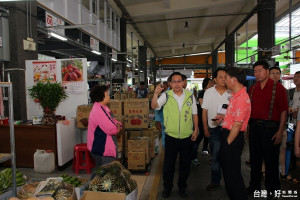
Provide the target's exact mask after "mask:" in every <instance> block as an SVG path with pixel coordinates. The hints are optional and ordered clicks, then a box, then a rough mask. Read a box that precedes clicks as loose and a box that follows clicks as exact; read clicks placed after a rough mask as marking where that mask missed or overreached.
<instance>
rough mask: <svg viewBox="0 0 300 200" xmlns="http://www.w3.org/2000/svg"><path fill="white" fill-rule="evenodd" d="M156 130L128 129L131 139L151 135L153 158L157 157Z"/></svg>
mask: <svg viewBox="0 0 300 200" xmlns="http://www.w3.org/2000/svg"><path fill="white" fill-rule="evenodd" d="M155 132H156V131H155V130H154V129H143V130H142V131H128V135H129V139H138V138H141V137H149V145H150V146H149V152H150V156H151V158H154V157H155V135H156V134H155Z"/></svg>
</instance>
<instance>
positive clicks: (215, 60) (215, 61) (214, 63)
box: [211, 50, 218, 74]
mask: <svg viewBox="0 0 300 200" xmlns="http://www.w3.org/2000/svg"><path fill="white" fill-rule="evenodd" d="M211 55H212V57H211V62H212V67H211V71H212V74H213V73H214V71H216V69H217V68H218V50H215V51H213V52H212V53H211Z"/></svg>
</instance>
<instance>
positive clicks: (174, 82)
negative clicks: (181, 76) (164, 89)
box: [171, 81, 182, 84]
mask: <svg viewBox="0 0 300 200" xmlns="http://www.w3.org/2000/svg"><path fill="white" fill-rule="evenodd" d="M181 82H182V81H171V83H173V84H176V83H181Z"/></svg>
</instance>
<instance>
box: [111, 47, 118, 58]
mask: <svg viewBox="0 0 300 200" xmlns="http://www.w3.org/2000/svg"><path fill="white" fill-rule="evenodd" d="M111 53H112V54H111V57H112V58H113V59H116V60H118V56H117V51H116V50H113V49H112V52H111Z"/></svg>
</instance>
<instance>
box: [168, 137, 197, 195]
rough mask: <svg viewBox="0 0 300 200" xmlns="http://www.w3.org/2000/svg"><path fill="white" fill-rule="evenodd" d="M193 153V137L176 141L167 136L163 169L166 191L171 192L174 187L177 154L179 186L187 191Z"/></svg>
mask: <svg viewBox="0 0 300 200" xmlns="http://www.w3.org/2000/svg"><path fill="white" fill-rule="evenodd" d="M191 151H192V141H191V137H188V138H185V139H176V138H173V137H171V136H169V135H167V134H166V137H165V158H164V169H163V180H164V188H165V189H166V190H171V189H172V187H173V179H174V172H175V164H176V159H177V154H179V177H178V182H177V185H178V187H179V188H181V189H185V188H186V187H187V183H186V180H187V178H188V177H189V173H190V163H191Z"/></svg>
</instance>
